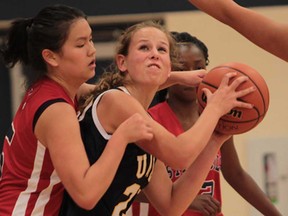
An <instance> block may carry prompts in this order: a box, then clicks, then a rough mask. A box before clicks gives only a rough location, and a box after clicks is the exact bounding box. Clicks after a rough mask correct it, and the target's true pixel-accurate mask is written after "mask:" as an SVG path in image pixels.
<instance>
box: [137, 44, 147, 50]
mask: <svg viewBox="0 0 288 216" xmlns="http://www.w3.org/2000/svg"><path fill="white" fill-rule="evenodd" d="M139 50H144V51H147V50H149V48H148V46H147V45H141V46H140V47H139Z"/></svg>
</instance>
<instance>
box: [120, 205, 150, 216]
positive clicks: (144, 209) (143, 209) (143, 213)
mask: <svg viewBox="0 0 288 216" xmlns="http://www.w3.org/2000/svg"><path fill="white" fill-rule="evenodd" d="M139 205H140V206H139V208H140V209H139V216H148V212H149V203H143V202H140V203H139ZM126 216H133V213H132V206H131V207H130V208H129V209H128V211H127V212H126Z"/></svg>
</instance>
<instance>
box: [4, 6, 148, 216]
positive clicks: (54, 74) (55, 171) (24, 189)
mask: <svg viewBox="0 0 288 216" xmlns="http://www.w3.org/2000/svg"><path fill="white" fill-rule="evenodd" d="M6 45H7V46H6V47H4V48H3V50H1V54H2V56H1V57H3V59H4V60H5V63H6V64H7V65H9V66H11V67H12V66H13V65H15V64H16V63H17V62H22V63H24V64H25V65H28V66H31V70H32V72H30V73H25V76H26V81H27V84H28V85H30V86H29V88H28V90H27V92H26V94H25V96H24V99H23V101H22V103H21V105H20V107H19V109H18V111H17V113H16V116H15V118H14V120H13V122H12V124H11V128H10V131H9V132H8V133H7V135H6V137H5V140H4V148H3V152H2V159H1V165H2V166H1V169H2V175H1V176H0V215H1V216H8V215H9V216H10V215H17V216H18V215H49V216H51V215H58V213H59V208H60V205H61V202H62V198H63V192H64V187H63V185H64V186H65V188H66V189H67V190H68V191H69V193H70V194H71V196H72V197H73V198H74V199H75V201H76V202H77V203H78V204H79V205H80V206H83V207H87V206H89V205H91V203H92V205H93V202H94V203H95V201H93V199H95V196H96V195H97V192H98V191H99V188H100V187H92V186H93V185H95V184H96V183H97V182H99V181H100V182H101V185H102V187H105V184H104V181H102V177H103V176H105V182H107V183H106V184H109V180H110V179H111V176H112V178H113V171H114V172H115V171H116V170H117V167H118V164H117V163H118V161H120V160H121V158H122V155H123V152H124V151H125V147H126V146H127V143H129V142H134V141H137V140H142V139H148V140H149V139H151V138H152V137H153V134H152V131H151V128H150V127H149V126H147V123H146V121H145V120H144V119H143V118H142V117H141V116H140V115H139V114H135V115H134V116H132V117H131V119H128V120H127V121H125V122H123V124H122V125H121V126H120V127H118V128H117V130H116V131H115V133H114V135H113V137H112V138H111V140H110V141H109V142H108V144H107V148H106V149H105V152H104V153H103V154H109V156H107V157H106V160H103V164H102V167H99V164H97V165H91V166H90V164H89V161H88V159H87V156H86V152H85V149H84V148H83V146H84V145H83V143H82V140H81V135H80V130H79V123H78V120H77V116H76V109H75V107H76V104H77V100H76V92H77V90H78V88H79V86H80V85H82V84H83V83H84V82H85V81H86V80H88V79H90V78H91V77H93V76H94V73H95V72H94V70H95V56H96V50H95V48H94V44H93V42H92V31H91V28H90V26H89V24H88V22H87V20H86V16H85V14H84V13H83V12H82V11H80V10H78V9H76V8H71V7H68V6H61V5H55V6H50V7H46V8H43V9H42V10H41V11H40V12H39V13H38V14H37V15H36V16H35V17H34V18H29V19H18V20H15V21H14V22H13V23H12V25H11V28H10V30H9V35H8V41H7V44H6ZM116 146H117V147H116ZM116 148H117V151H115V149H116ZM115 168H116V169H115ZM99 170H100V171H101V172H100V171H99ZM111 173H112V174H111ZM109 175H110V176H109ZM62 183H63V184H62ZM101 190H103V189H102V188H101ZM104 190H105V188H104Z"/></svg>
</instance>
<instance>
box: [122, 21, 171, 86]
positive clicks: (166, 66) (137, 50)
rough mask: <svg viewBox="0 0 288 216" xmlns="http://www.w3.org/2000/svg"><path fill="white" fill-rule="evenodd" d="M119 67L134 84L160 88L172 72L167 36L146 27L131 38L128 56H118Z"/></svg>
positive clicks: (157, 30)
mask: <svg viewBox="0 0 288 216" xmlns="http://www.w3.org/2000/svg"><path fill="white" fill-rule="evenodd" d="M117 63H118V67H119V69H120V70H121V71H126V72H127V73H128V74H127V75H128V77H127V78H130V79H131V80H132V81H133V83H139V84H144V85H145V86H148V85H154V86H159V85H161V84H162V83H164V82H165V81H166V80H167V78H168V76H169V75H170V72H171V60H170V47H169V42H168V38H167V36H166V34H165V33H164V32H162V31H161V30H159V29H157V28H153V27H145V28H142V29H140V30H138V31H137V32H135V33H134V35H132V37H131V42H130V46H129V49H128V55H127V56H123V55H118V56H117Z"/></svg>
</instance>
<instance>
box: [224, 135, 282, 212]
mask: <svg viewBox="0 0 288 216" xmlns="http://www.w3.org/2000/svg"><path fill="white" fill-rule="evenodd" d="M221 158H222V159H221V160H222V173H223V176H224V178H225V180H226V181H227V182H228V183H229V184H230V185H231V186H232V187H233V188H234V190H236V191H237V192H238V193H239V194H240V195H241V196H242V197H243V198H244V199H245V200H246V201H248V202H249V203H250V204H251V205H253V206H254V207H255V208H256V209H257V210H258V211H259V212H261V213H262V214H263V215H271V216H280V215H281V214H280V213H279V212H278V210H277V209H276V208H275V206H274V205H273V204H272V203H271V202H270V200H269V199H268V198H267V196H266V195H265V194H264V192H263V191H262V190H261V189H260V188H259V186H258V185H257V183H256V182H255V181H254V180H253V178H252V177H251V176H250V175H249V174H248V173H247V172H245V170H243V168H242V167H241V165H240V162H239V159H238V155H237V152H236V149H235V146H234V143H233V139H230V140H228V141H227V142H226V143H224V144H223V146H222V147H221Z"/></svg>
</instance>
